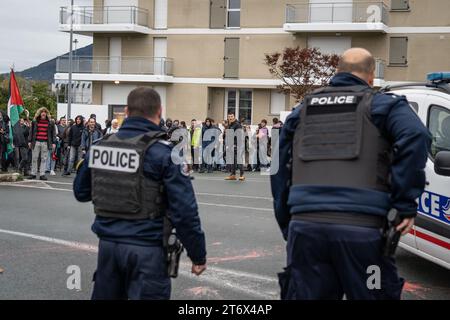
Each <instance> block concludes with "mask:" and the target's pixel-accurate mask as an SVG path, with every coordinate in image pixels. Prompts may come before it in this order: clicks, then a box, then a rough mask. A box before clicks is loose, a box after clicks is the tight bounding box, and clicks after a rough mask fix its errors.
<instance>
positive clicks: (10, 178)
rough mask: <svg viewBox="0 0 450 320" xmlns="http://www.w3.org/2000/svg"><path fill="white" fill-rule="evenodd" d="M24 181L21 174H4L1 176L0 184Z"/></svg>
mask: <svg viewBox="0 0 450 320" xmlns="http://www.w3.org/2000/svg"><path fill="white" fill-rule="evenodd" d="M20 180H23V177H22V176H21V175H20V174H19V173H2V174H0V182H16V181H20Z"/></svg>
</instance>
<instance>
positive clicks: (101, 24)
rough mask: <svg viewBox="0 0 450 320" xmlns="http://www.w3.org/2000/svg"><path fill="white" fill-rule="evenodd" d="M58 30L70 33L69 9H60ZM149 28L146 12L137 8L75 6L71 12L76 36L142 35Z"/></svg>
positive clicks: (146, 32) (149, 23) (148, 30)
mask: <svg viewBox="0 0 450 320" xmlns="http://www.w3.org/2000/svg"><path fill="white" fill-rule="evenodd" d="M59 23H60V25H59V30H60V31H63V32H69V31H70V8H69V7H61V9H60V16H59ZM150 28H151V21H150V15H149V12H148V10H146V9H142V8H138V7H133V6H131V7H127V6H114V7H112V6H111V7H86V6H82V7H80V6H76V7H74V10H73V30H74V32H75V33H77V34H82V35H92V33H94V32H97V33H116V32H118V33H142V34H148V33H149V32H150Z"/></svg>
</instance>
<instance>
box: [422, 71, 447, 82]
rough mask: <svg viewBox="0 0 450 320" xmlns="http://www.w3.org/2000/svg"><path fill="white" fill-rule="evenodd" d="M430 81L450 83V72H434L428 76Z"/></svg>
mask: <svg viewBox="0 0 450 320" xmlns="http://www.w3.org/2000/svg"><path fill="white" fill-rule="evenodd" d="M427 80H428V81H445V80H447V81H450V72H433V73H429V74H428V75H427Z"/></svg>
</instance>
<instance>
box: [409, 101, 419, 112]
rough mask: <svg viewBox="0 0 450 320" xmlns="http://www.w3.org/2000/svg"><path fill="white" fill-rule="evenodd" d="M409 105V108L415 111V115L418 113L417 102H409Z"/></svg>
mask: <svg viewBox="0 0 450 320" xmlns="http://www.w3.org/2000/svg"><path fill="white" fill-rule="evenodd" d="M409 105H410V106H411V108H413V109H414V111H415V112H416V113H419V104H418V103H417V102H412V101H410V102H409Z"/></svg>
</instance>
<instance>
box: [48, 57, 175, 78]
mask: <svg viewBox="0 0 450 320" xmlns="http://www.w3.org/2000/svg"><path fill="white" fill-rule="evenodd" d="M172 70H173V59H170V58H165V57H164V58H159V57H97V56H96V57H74V58H73V62H72V72H73V79H74V80H80V81H81V80H83V81H125V82H140V81H142V82H163V83H168V82H172V79H173V71H172ZM68 72H69V57H68V56H62V57H59V58H58V59H57V61H56V75H55V80H66V79H67V74H68Z"/></svg>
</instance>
